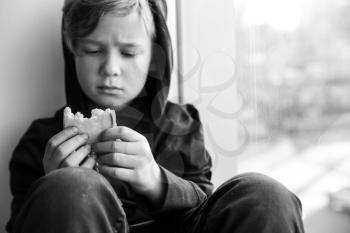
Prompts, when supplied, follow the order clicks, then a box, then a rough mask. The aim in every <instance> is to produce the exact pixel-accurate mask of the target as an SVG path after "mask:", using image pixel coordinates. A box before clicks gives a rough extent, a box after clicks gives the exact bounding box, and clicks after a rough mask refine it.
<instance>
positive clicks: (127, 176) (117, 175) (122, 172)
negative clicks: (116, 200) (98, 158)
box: [99, 165, 133, 182]
mask: <svg viewBox="0 0 350 233" xmlns="http://www.w3.org/2000/svg"><path fill="white" fill-rule="evenodd" d="M99 172H100V173H101V174H102V175H104V176H107V177H109V178H112V179H118V180H121V181H124V182H131V181H132V180H133V179H132V177H133V170H131V169H127V168H121V167H109V166H103V165H102V166H101V165H100V166H99Z"/></svg>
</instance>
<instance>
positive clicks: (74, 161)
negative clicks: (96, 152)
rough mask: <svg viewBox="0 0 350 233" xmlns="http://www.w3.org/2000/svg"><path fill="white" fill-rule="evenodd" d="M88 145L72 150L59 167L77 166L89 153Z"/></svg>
mask: <svg viewBox="0 0 350 233" xmlns="http://www.w3.org/2000/svg"><path fill="white" fill-rule="evenodd" d="M90 151H91V147H90V145H85V146H82V147H80V148H79V149H78V150H76V151H73V152H72V153H71V154H70V155H69V156H68V157H67V158H66V159H65V160H63V161H62V162H61V164H60V167H78V166H79V164H80V163H81V162H82V161H83V160H84V159H85V158H86V156H88V155H89V154H90Z"/></svg>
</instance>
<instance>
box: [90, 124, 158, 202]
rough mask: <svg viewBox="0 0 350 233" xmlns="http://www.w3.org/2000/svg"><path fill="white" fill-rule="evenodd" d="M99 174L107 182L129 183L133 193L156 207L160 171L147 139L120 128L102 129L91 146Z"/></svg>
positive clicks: (134, 132)
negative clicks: (142, 196)
mask: <svg viewBox="0 0 350 233" xmlns="http://www.w3.org/2000/svg"><path fill="white" fill-rule="evenodd" d="M93 151H94V152H96V153H97V155H98V159H97V160H98V161H99V162H100V163H101V164H100V165H99V167H98V168H99V171H100V173H101V174H103V175H105V176H107V177H108V178H110V179H116V180H121V181H125V182H127V183H129V184H130V185H131V187H132V188H133V189H134V191H135V192H137V193H139V194H141V195H144V196H146V197H148V199H149V200H150V201H151V202H152V203H153V204H155V205H156V204H157V203H158V202H159V201H160V198H161V196H162V193H163V190H162V181H161V172H160V168H159V166H158V164H157V163H156V161H155V160H154V158H153V155H152V151H151V148H150V146H149V144H148V141H147V139H146V138H145V137H144V136H143V135H141V134H140V133H138V132H136V131H134V130H132V129H130V128H127V127H123V126H116V127H113V128H110V129H107V130H105V131H104V132H102V134H101V135H100V142H98V143H95V144H94V145H93Z"/></svg>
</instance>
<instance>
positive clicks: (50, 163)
mask: <svg viewBox="0 0 350 233" xmlns="http://www.w3.org/2000/svg"><path fill="white" fill-rule="evenodd" d="M87 139H88V137H87V135H84V134H78V129H77V128H75V127H69V128H66V129H64V130H62V131H61V132H59V133H58V134H56V135H54V136H53V137H52V138H51V139H50V140H49V141H48V143H47V145H46V148H45V155H44V158H43V167H44V171H45V173H46V174H47V173H49V172H51V171H53V170H56V169H59V168H63V167H79V166H81V167H86V168H93V166H94V165H95V160H94V159H93V158H91V157H89V158H87V159H86V160H85V161H84V159H85V158H86V157H87V156H88V155H89V154H90V151H91V148H90V145H87V144H86V142H87ZM83 161H84V163H83V164H81V163H82V162H83Z"/></svg>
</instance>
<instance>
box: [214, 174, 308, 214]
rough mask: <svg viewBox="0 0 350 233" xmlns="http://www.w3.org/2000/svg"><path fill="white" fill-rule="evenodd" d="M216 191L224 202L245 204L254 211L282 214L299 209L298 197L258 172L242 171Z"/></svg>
mask: <svg viewBox="0 0 350 233" xmlns="http://www.w3.org/2000/svg"><path fill="white" fill-rule="evenodd" d="M218 191H219V192H220V191H221V193H222V198H223V199H224V202H226V204H227V202H232V203H235V204H234V206H236V205H245V206H246V207H249V208H252V209H254V210H255V211H259V210H261V211H263V212H265V213H266V211H268V212H270V213H276V214H279V213H281V214H283V212H284V210H286V209H289V210H294V211H298V212H299V211H300V210H301V203H300V201H299V199H298V198H297V197H296V196H295V195H294V194H293V193H292V192H290V191H289V190H288V189H287V188H286V187H285V186H283V185H282V184H281V183H279V182H278V181H276V180H274V179H272V178H270V177H268V176H265V175H263V174H259V173H243V174H240V175H238V176H235V177H233V178H232V179H230V180H228V181H227V182H226V183H224V184H223V185H222V186H221V187H220V188H219V189H218Z"/></svg>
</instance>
